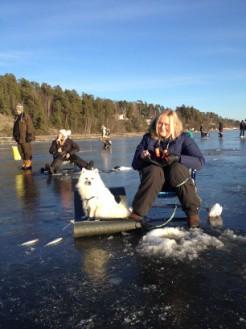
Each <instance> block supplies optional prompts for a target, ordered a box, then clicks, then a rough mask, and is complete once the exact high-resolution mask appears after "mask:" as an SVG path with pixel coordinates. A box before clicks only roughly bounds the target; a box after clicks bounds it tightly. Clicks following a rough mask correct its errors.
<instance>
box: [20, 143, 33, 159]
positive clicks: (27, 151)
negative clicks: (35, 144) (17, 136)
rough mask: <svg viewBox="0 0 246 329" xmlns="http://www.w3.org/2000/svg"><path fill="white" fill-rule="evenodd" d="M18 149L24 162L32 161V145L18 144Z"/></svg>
mask: <svg viewBox="0 0 246 329" xmlns="http://www.w3.org/2000/svg"><path fill="white" fill-rule="evenodd" d="M17 147H18V150H19V152H20V156H21V159H22V160H32V145H31V143H17Z"/></svg>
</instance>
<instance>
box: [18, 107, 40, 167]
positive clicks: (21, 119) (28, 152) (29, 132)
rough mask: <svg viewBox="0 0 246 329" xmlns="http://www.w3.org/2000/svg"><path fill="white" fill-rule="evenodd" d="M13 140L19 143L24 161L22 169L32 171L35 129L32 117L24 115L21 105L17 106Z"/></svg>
mask: <svg viewBox="0 0 246 329" xmlns="http://www.w3.org/2000/svg"><path fill="white" fill-rule="evenodd" d="M13 138H14V140H15V141H16V142H17V146H18V150H19V152H20V155H21V159H22V160H23V164H22V167H21V168H22V169H23V170H28V169H32V145H31V142H32V141H33V140H35V134H34V127H33V123H32V119H31V117H30V116H29V115H28V114H27V113H24V107H23V105H22V104H21V103H18V104H17V105H16V115H15V121H14V126H13Z"/></svg>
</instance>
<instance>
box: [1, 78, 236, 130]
mask: <svg viewBox="0 0 246 329" xmlns="http://www.w3.org/2000/svg"><path fill="white" fill-rule="evenodd" d="M18 102H21V103H23V105H24V109H25V111H26V112H27V113H29V114H30V115H31V117H32V119H33V123H34V126H35V129H36V130H37V132H38V133H45V134H47V133H49V132H51V131H52V130H54V129H60V128H65V129H71V130H72V131H73V133H80V134H92V133H99V132H100V129H101V126H102V125H105V126H107V127H108V128H110V130H111V132H112V133H124V132H138V131H139V132H142V131H145V130H146V129H147V127H148V123H149V121H150V120H151V119H152V118H153V117H155V116H156V115H157V114H159V113H160V112H162V111H163V110H165V109H166V108H165V107H164V106H161V105H158V104H157V105H156V104H148V103H146V102H143V101H141V100H138V101H136V102H129V101H125V100H122V101H113V100H110V99H102V98H98V97H94V96H93V95H90V94H86V93H82V94H81V95H79V94H78V92H77V91H75V90H68V89H65V90H63V89H62V88H61V87H60V86H59V85H58V86H54V87H52V86H50V85H49V84H47V83H42V84H39V83H37V82H33V81H28V80H26V79H24V78H21V79H18V80H17V79H16V77H15V76H14V75H13V74H5V75H2V76H0V114H3V115H6V116H12V115H13V114H14V111H15V106H16V104H17V103H18ZM175 110H176V111H177V112H178V113H179V115H180V117H181V119H182V121H183V122H184V125H185V127H186V128H190V129H191V128H194V129H196V130H197V129H199V127H200V125H201V124H202V125H203V127H204V128H205V129H214V128H217V127H218V123H219V122H222V123H223V124H224V127H233V126H238V125H239V122H238V121H236V120H233V119H227V118H222V117H220V116H218V115H217V114H215V113H212V112H206V113H205V112H201V111H199V110H198V109H196V108H194V107H189V106H185V105H182V106H179V107H177V108H176V109H175Z"/></svg>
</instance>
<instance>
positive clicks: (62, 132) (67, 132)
mask: <svg viewBox="0 0 246 329" xmlns="http://www.w3.org/2000/svg"><path fill="white" fill-rule="evenodd" d="M59 134H61V135H62V136H64V137H65V139H67V138H68V137H69V136H71V130H66V129H61V130H59Z"/></svg>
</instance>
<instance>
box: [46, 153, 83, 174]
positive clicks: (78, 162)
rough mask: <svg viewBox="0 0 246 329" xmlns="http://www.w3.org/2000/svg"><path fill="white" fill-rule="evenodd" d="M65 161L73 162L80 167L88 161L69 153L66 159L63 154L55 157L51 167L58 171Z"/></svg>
mask: <svg viewBox="0 0 246 329" xmlns="http://www.w3.org/2000/svg"><path fill="white" fill-rule="evenodd" d="M65 161H70V162H71V163H74V164H75V165H76V166H78V167H79V168H80V169H82V168H84V167H85V166H86V165H87V164H88V163H87V162H86V161H84V160H83V159H81V158H80V157H79V156H78V155H76V154H70V157H69V158H68V159H66V158H64V157H63V156H58V157H56V158H55V159H54V160H53V161H52V163H51V167H52V168H53V169H54V171H55V172H56V171H58V170H59V168H60V167H61V165H62V163H63V162H65Z"/></svg>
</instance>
